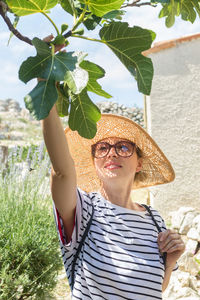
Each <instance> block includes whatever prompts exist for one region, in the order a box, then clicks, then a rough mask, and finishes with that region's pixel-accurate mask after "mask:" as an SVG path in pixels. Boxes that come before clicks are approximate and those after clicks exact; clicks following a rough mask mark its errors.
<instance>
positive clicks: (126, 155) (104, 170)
mask: <svg viewBox="0 0 200 300" xmlns="http://www.w3.org/2000/svg"><path fill="white" fill-rule="evenodd" d="M43 135H44V140H45V143H46V146H47V150H48V153H49V156H50V159H51V162H52V177H51V189H52V197H53V200H54V203H55V215H56V222H57V228H58V232H59V237H60V243H61V250H62V255H63V262H64V266H65V269H66V273H67V277H68V279H69V284H70V286H71V290H72V299H82V300H87V299H91V300H100V299H106V300H113V299H115V300H122V299H131V300H150V299H151V300H153V299H154V300H155V299H162V291H164V290H165V289H166V287H167V285H168V282H169V279H170V276H171V272H172V271H173V270H174V269H176V261H177V259H178V258H179V257H180V256H181V254H182V253H183V251H184V248H185V246H184V244H183V241H182V239H181V237H180V236H179V235H178V234H177V233H175V232H174V231H172V230H166V227H165V224H164V221H163V219H162V218H161V216H160V215H159V213H158V212H157V211H156V210H154V209H152V208H151V207H145V206H143V205H140V204H138V203H133V202H132V200H131V190H132V189H137V188H142V187H147V186H153V185H157V184H163V183H168V182H170V181H172V180H173V179H174V171H173V169H172V167H171V164H170V163H169V161H168V160H167V158H166V157H165V155H164V154H163V153H162V151H161V150H160V149H159V147H158V146H157V144H156V143H155V142H154V141H153V140H152V138H151V137H150V136H149V135H148V134H147V133H146V132H145V131H144V130H143V129H142V128H141V127H140V126H139V125H137V124H136V123H134V122H133V121H131V120H129V119H127V118H124V117H120V116H115V115H111V114H107V115H102V117H101V119H100V121H99V122H98V124H97V134H96V136H95V137H94V138H93V139H92V140H87V139H84V138H81V137H80V136H79V135H78V134H77V132H75V131H71V130H70V129H69V128H67V129H66V130H65V132H64V130H63V128H62V125H61V122H60V119H59V117H58V115H57V111H56V107H55V106H54V107H53V109H52V110H51V112H50V114H49V116H48V117H47V118H46V119H44V120H43ZM160 230H161V231H162V232H159V231H160ZM164 252H165V253H167V256H166V255H165V256H163V253H164ZM164 257H165V259H164Z"/></svg>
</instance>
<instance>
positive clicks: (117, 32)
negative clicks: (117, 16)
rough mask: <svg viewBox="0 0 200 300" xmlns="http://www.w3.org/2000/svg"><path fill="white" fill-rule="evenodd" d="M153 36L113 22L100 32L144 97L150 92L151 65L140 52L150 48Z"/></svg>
mask: <svg viewBox="0 0 200 300" xmlns="http://www.w3.org/2000/svg"><path fill="white" fill-rule="evenodd" d="M155 36H156V35H155V33H154V32H153V31H151V30H147V29H143V28H141V27H138V26H134V27H129V26H128V23H124V22H114V23H111V24H109V25H105V26H104V27H103V28H102V29H101V30H100V37H101V39H102V41H103V42H104V43H105V44H106V45H107V46H108V47H109V48H110V49H111V50H112V51H113V52H114V53H115V55H116V56H117V57H118V58H119V59H120V61H121V62H122V63H123V64H124V65H125V66H126V68H127V69H128V70H129V72H130V73H131V74H132V75H133V76H134V77H135V78H136V80H137V84H138V89H139V91H140V92H141V93H143V94H146V95H149V94H150V91H151V84H152V78H153V64H152V61H151V59H150V58H148V57H145V56H143V55H142V54H141V52H142V51H144V50H147V49H149V48H150V47H151V44H152V42H153V40H154V39H155Z"/></svg>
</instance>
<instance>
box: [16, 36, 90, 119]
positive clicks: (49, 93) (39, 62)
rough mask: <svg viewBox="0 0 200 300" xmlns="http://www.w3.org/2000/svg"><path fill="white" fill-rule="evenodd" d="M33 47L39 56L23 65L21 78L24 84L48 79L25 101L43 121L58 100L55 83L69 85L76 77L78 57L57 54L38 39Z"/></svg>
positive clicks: (61, 53)
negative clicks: (33, 80)
mask: <svg viewBox="0 0 200 300" xmlns="http://www.w3.org/2000/svg"><path fill="white" fill-rule="evenodd" d="M33 45H34V46H35V47H36V50H37V55H36V56H35V57H29V58H28V59H27V60H26V61H25V62H23V63H22V65H21V67H20V70H19V77H20V79H21V80H22V81H24V82H28V81H29V80H30V79H32V78H35V77H41V78H44V79H46V81H44V82H40V83H39V84H38V85H37V86H36V87H35V88H34V89H33V91H32V92H31V93H30V94H29V95H28V96H27V97H26V100H25V102H26V103H27V108H28V109H30V112H31V113H32V114H33V115H34V116H35V117H36V119H38V120H41V119H44V118H45V117H47V116H48V113H49V111H50V109H51V107H52V105H53V104H54V103H55V102H56V100H57V98H58V94H57V90H56V87H55V82H56V81H64V80H65V81H66V83H67V82H68V80H69V81H70V82H71V77H75V74H74V73H73V71H74V70H75V69H76V64H77V61H78V57H77V56H76V55H74V53H65V52H59V53H58V54H55V53H54V51H53V49H50V48H49V47H48V45H47V44H46V43H44V42H43V41H41V40H40V39H38V38H35V39H33ZM66 74H67V75H68V78H67V79H66V78H65V76H66ZM74 81H75V80H74ZM86 85H87V83H86Z"/></svg>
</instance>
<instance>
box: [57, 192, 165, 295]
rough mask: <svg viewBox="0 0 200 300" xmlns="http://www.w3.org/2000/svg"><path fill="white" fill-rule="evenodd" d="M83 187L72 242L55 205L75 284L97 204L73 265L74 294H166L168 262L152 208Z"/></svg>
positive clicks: (68, 268) (67, 265)
mask: <svg viewBox="0 0 200 300" xmlns="http://www.w3.org/2000/svg"><path fill="white" fill-rule="evenodd" d="M79 191H80V197H79V195H78V194H77V207H76V218H75V220H76V221H75V226H74V230H73V233H72V238H71V241H70V242H69V243H66V237H65V233H64V228H63V223H62V219H61V218H60V217H59V215H58V212H57V211H56V210H55V209H54V212H55V216H56V223H57V229H58V233H59V238H60V244H61V251H62V256H63V262H64V266H65V270H66V273H67V277H68V280H69V284H70V285H71V269H72V261H73V258H74V255H75V253H76V250H77V248H78V245H79V243H80V241H81V238H82V236H83V233H84V230H85V228H86V226H87V224H88V221H89V219H90V216H91V213H92V205H93V207H94V215H93V219H92V223H91V227H90V230H89V232H88V234H87V237H86V239H85V242H84V244H83V246H82V249H81V252H80V254H79V257H78V259H77V262H76V266H75V283H74V288H73V291H72V299H73V300H74V299H81V300H88V299H91V300H100V299H105V300H113V299H115V300H122V299H126V300H127V299H131V300H155V299H162V282H163V278H164V264H163V258H162V256H161V255H160V252H159V249H158V244H157V238H158V230H157V228H156V226H155V224H154V222H153V220H152V218H151V216H150V215H149V213H148V212H147V211H135V210H130V209H127V208H123V207H120V206H118V205H114V204H112V203H110V202H109V201H107V200H105V199H104V198H103V197H102V196H101V194H99V193H89V194H87V193H85V192H83V191H81V190H79ZM151 210H152V213H153V215H154V217H155V219H156V221H157V223H158V224H159V226H160V227H161V229H162V230H163V231H164V230H166V227H165V224H164V221H163V219H162V218H161V216H160V215H159V213H158V212H157V211H156V210H154V209H152V208H151Z"/></svg>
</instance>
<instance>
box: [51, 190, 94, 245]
mask: <svg viewBox="0 0 200 300" xmlns="http://www.w3.org/2000/svg"><path fill="white" fill-rule="evenodd" d="M91 213H92V205H91V199H90V197H89V195H88V194H87V193H85V192H84V191H82V190H80V189H78V188H77V204H76V210H75V215H74V228H73V232H72V235H71V239H70V241H69V238H68V242H67V237H66V234H65V230H64V226H63V221H62V218H61V216H60V215H59V212H58V210H57V209H56V207H55V205H54V216H55V222H56V227H57V232H58V236H59V239H60V243H61V246H64V248H65V249H66V250H68V251H72V250H73V249H75V248H77V244H79V242H80V240H81V237H82V235H83V233H84V230H85V228H86V227H87V224H88V222H89V220H90V216H91Z"/></svg>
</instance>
